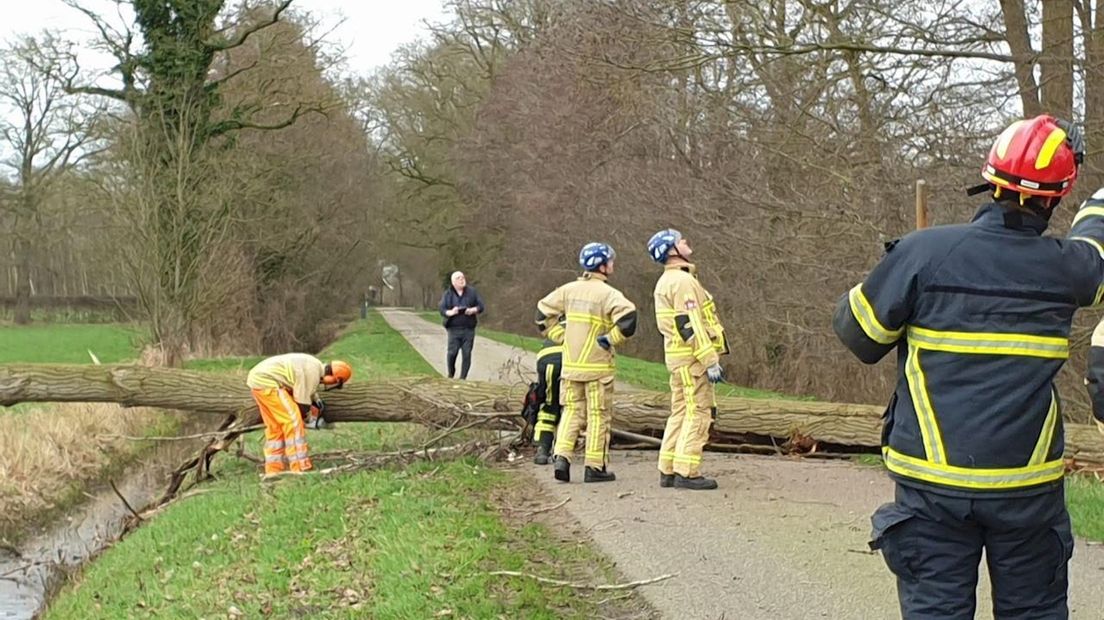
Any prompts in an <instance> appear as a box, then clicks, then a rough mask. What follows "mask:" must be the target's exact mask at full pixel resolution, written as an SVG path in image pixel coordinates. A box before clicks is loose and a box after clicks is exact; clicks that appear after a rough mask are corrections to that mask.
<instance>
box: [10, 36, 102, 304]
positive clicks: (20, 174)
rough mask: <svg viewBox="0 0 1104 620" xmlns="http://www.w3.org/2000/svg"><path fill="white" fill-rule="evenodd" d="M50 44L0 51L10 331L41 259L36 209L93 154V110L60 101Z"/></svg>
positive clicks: (82, 100) (83, 101) (72, 100)
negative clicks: (8, 177)
mask: <svg viewBox="0 0 1104 620" xmlns="http://www.w3.org/2000/svg"><path fill="white" fill-rule="evenodd" d="M55 44H56V40H54V39H49V40H46V41H44V42H40V41H37V40H35V39H33V38H24V39H21V40H18V41H16V42H14V43H12V44H10V45H9V46H8V47H6V48H4V49H3V50H0V139H2V140H3V144H0V149H3V151H0V152H5V153H6V156H5V157H3V158H2V159H0V165H2V166H4V167H6V168H8V169H9V170H10V171H11V173H12V178H13V179H14V187H13V189H12V191H11V195H10V197H9V198H8V200H6V201H4V203H5V204H7V205H9V210H10V213H11V216H12V217H11V227H10V229H9V231H10V234H11V240H12V246H13V247H12V256H13V258H14V270H15V274H16V282H17V285H16V289H15V294H16V310H15V321H16V323H28V322H29V321H30V318H31V314H30V296H31V295H32V294H33V292H34V277H33V273H34V268H33V267H34V264H35V262H36V261H37V260H41V259H43V258H44V257H45V255H46V254H47V248H45V247H43V246H44V243H43V242H44V235H43V232H44V222H43V218H42V205H43V203H44V201H45V200H46V199H47V197H48V195H49V193H50V191H51V189H52V188H53V186H54V184H55V183H57V181H58V180H59V179H60V178H61V177H62V175H64V174H65V173H66V172H67V171H69V170H70V169H72V168H73V167H74V166H76V165H78V164H79V163H80V161H81V160H82V159H84V158H85V157H87V156H89V155H90V154H93V153H95V152H96V151H97V144H96V143H95V139H96V134H95V133H94V132H93V126H92V124H93V122H94V121H95V120H96V119H97V118H98V110H96V109H95V108H93V107H92V106H91V105H90V103H89V102H88V100H87V97H82V96H77V95H71V94H67V93H66V92H65V90H64V84H63V83H62V82H61V81H59V80H58V79H56V76H57V74H58V71H57V70H58V69H59V67H57V66H56V65H55V64H53V63H54V62H55V61H54V60H52V59H51V56H50V55H49V54H46V53H44V49H48V48H52V47H54V46H55Z"/></svg>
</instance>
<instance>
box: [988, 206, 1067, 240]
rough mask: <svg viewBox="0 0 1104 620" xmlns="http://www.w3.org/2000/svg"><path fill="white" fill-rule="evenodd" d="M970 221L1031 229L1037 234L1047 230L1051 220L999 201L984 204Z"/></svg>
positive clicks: (1017, 228)
mask: <svg viewBox="0 0 1104 620" xmlns="http://www.w3.org/2000/svg"><path fill="white" fill-rule="evenodd" d="M970 223H971V224H977V225H979V226H985V227H987V228H1009V229H1011V230H1022V231H1025V232H1027V231H1030V232H1033V233H1035V234H1036V235H1041V234H1043V232H1045V231H1046V229H1047V225H1048V223H1049V222H1047V220H1046V218H1044V217H1042V216H1040V215H1036V214H1034V213H1029V212H1027V211H1022V210H1020V209H1017V208H1015V207H1006V206H1004V205H1002V204H1001V203H999V202H990V203H988V204H985V205H982V207H981V208H980V209H978V210H977V213H975V214H974V218H973V219H972V220H970Z"/></svg>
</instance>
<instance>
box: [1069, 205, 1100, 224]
mask: <svg viewBox="0 0 1104 620" xmlns="http://www.w3.org/2000/svg"><path fill="white" fill-rule="evenodd" d="M1093 215H1095V216H1098V217H1104V207H1084V208H1082V209H1081V210H1080V211H1078V212H1077V215H1075V216H1073V223H1074V224H1076V223H1077V222H1080V221H1081V220H1083V219H1085V218H1087V217H1089V216H1093Z"/></svg>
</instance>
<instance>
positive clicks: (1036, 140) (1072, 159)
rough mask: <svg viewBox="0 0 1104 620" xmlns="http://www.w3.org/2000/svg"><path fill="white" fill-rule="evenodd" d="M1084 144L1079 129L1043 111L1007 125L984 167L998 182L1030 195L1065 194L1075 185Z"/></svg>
mask: <svg viewBox="0 0 1104 620" xmlns="http://www.w3.org/2000/svg"><path fill="white" fill-rule="evenodd" d="M1083 151H1084V145H1083V139H1082V138H1081V133H1080V131H1079V130H1078V129H1077V128H1075V127H1073V126H1072V125H1070V124H1069V123H1066V122H1064V121H1060V120H1058V119H1056V118H1054V117H1053V116H1047V115H1046V114H1041V115H1039V116H1036V117H1035V118H1030V119H1026V120H1020V121H1016V122H1015V123H1012V124H1011V125H1009V126H1008V128H1007V129H1005V130H1004V131H1003V132H1001V135H1000V136H998V137H997V141H996V142H995V143H993V148H992V149H990V150H989V159H988V160H987V161H986V162H985V166H984V167H983V168H982V169H981V176H983V177H985V180H986V181H988V182H990V183H992V184H993V185H995V186H997V188H998V189H1001V188H1003V189H1008V190H1011V191H1014V192H1019V193H1020V194H1021V195H1029V196H1065V195H1066V194H1068V193H1070V190H1072V189H1073V181H1074V179H1076V178H1077V167H1078V165H1080V163H1081V159H1082V158H1083V157H1084V154H1083Z"/></svg>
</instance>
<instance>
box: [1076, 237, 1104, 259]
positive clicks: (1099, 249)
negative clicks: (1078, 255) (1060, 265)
mask: <svg viewBox="0 0 1104 620" xmlns="http://www.w3.org/2000/svg"><path fill="white" fill-rule="evenodd" d="M1070 241H1084V242H1085V243H1088V244H1089V245H1091V246H1093V247H1094V248H1096V253H1097V254H1099V255H1100V258H1104V245H1100V242H1099V241H1097V240H1096V239H1090V238H1088V237H1070Z"/></svg>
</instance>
